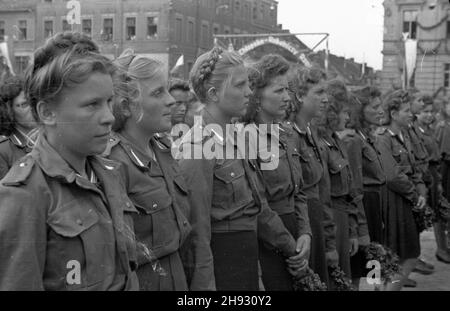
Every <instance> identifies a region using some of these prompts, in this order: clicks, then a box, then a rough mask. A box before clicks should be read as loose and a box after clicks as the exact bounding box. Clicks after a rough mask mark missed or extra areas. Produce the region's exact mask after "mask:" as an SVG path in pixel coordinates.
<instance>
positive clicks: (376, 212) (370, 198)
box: [350, 185, 387, 279]
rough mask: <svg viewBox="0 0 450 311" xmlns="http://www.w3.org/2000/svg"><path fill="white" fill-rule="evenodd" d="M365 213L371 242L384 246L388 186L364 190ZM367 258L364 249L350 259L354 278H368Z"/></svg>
mask: <svg viewBox="0 0 450 311" xmlns="http://www.w3.org/2000/svg"><path fill="white" fill-rule="evenodd" d="M363 204H364V212H365V213H366V218H367V227H368V229H369V236H370V240H371V242H376V243H379V244H382V245H384V217H383V215H385V214H386V213H387V188H386V185H382V186H370V187H366V188H365V189H364V198H363ZM366 264H367V258H366V254H365V252H364V250H363V249H362V248H359V249H358V252H357V253H356V254H355V255H354V256H352V257H350V265H351V271H352V278H353V279H357V278H361V277H366V276H367V275H368V273H369V272H370V269H368V268H367V267H366Z"/></svg>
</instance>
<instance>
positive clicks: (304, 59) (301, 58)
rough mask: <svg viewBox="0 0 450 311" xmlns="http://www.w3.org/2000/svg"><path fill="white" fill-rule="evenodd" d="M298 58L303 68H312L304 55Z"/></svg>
mask: <svg viewBox="0 0 450 311" xmlns="http://www.w3.org/2000/svg"><path fill="white" fill-rule="evenodd" d="M299 58H300V60H301V61H302V63H303V65H305V67H307V68H311V67H312V65H311V63H310V62H309V60H308V59H307V58H306V56H305V54H304V53H302V54H300V57H299Z"/></svg>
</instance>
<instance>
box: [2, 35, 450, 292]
mask: <svg viewBox="0 0 450 311" xmlns="http://www.w3.org/2000/svg"><path fill="white" fill-rule="evenodd" d="M33 56H34V57H33V64H32V65H30V67H29V68H28V69H27V71H26V74H25V76H24V77H18V76H16V77H11V78H8V79H6V80H5V81H4V82H3V84H2V85H1V87H0V290H144V291H188V290H189V291H198V290H219V291H226V290H233V291H248V290H250V291H258V290H261V289H264V290H269V291H293V290H298V288H299V285H298V284H299V280H301V279H302V277H305V275H306V274H307V273H313V274H314V275H315V276H316V277H317V279H318V280H319V284H323V286H318V287H317V289H318V288H319V287H320V288H321V289H322V290H323V289H324V288H326V289H328V290H336V288H337V287H338V286H337V284H336V281H335V278H336V273H335V272H336V271H340V272H342V275H344V276H345V277H346V278H347V279H348V280H351V282H352V283H353V285H354V288H358V284H359V281H360V278H365V277H366V276H367V271H368V268H369V267H367V266H366V264H367V251H368V249H370V247H371V246H374V245H378V246H380V247H381V249H382V251H383V252H384V254H392V257H393V258H397V259H398V260H397V262H398V265H399V270H398V271H396V273H392V274H391V275H389V277H388V278H387V279H386V281H387V280H389V282H386V285H387V287H386V288H387V290H400V289H401V288H402V287H403V286H410V287H414V286H416V285H417V284H416V282H415V281H414V280H412V279H411V278H409V275H410V273H411V272H413V271H415V272H419V273H422V274H433V272H434V267H433V266H432V265H431V264H430V263H427V262H425V261H424V260H423V259H421V257H420V256H421V245H420V233H421V232H422V231H424V230H426V229H428V228H430V227H433V230H434V235H435V237H436V244H437V252H436V254H435V255H436V257H437V259H438V260H439V261H442V262H444V263H447V264H449V263H450V251H449V249H448V244H447V221H448V220H449V219H450V205H449V203H448V199H449V197H450V102H438V101H435V100H434V99H433V97H431V96H428V95H426V94H423V93H421V92H419V91H417V90H414V89H411V90H392V91H389V92H387V93H386V94H382V93H381V92H380V90H378V89H377V88H376V87H373V86H366V87H359V88H356V89H352V90H350V89H349V88H348V87H347V86H346V85H345V83H344V82H343V81H341V80H339V79H329V78H328V77H327V76H326V74H325V73H324V71H322V70H321V69H320V68H319V67H315V66H313V67H306V66H303V65H299V64H292V63H289V62H288V61H287V60H286V59H284V58H283V57H282V56H280V55H265V56H263V57H262V58H261V59H259V60H257V61H256V62H252V63H248V62H247V61H244V59H243V58H242V57H241V56H240V55H239V54H237V53H236V52H232V51H228V50H223V49H221V48H220V47H214V48H213V49H212V50H210V51H208V52H207V53H205V54H203V55H201V56H199V57H198V58H197V60H196V62H195V64H194V65H193V68H192V70H191V72H190V77H189V81H183V80H181V79H168V78H167V76H166V72H165V67H164V64H163V63H161V62H160V61H158V60H155V59H151V58H149V57H146V56H141V55H136V54H135V53H134V52H133V51H132V50H125V51H124V52H123V53H122V54H121V55H120V56H119V57H118V58H116V59H114V60H110V59H108V58H107V57H105V56H103V55H102V54H101V53H100V51H99V48H98V46H97V45H96V43H95V42H93V41H92V40H91V39H90V38H88V37H86V36H84V35H82V34H79V33H74V32H66V33H59V34H56V35H55V36H53V37H52V38H50V39H49V40H48V41H47V42H46V43H45V44H44V45H43V46H42V47H40V48H38V49H37V50H36V51H35V53H34V55H33ZM198 120H200V122H199V121H198ZM179 124H186V125H187V126H188V127H189V128H190V130H189V131H188V132H187V133H183V136H181V137H180V136H179V135H178V134H176V133H174V131H172V129H173V128H174V126H176V125H179ZM212 125H214V126H212ZM242 125H244V126H245V128H246V129H254V130H255V131H256V133H257V136H258V142H259V143H261V141H263V142H264V144H263V145H265V146H276V147H277V152H276V153H275V154H269V159H268V158H267V157H264V156H263V152H262V151H261V150H260V148H258V147H256V149H257V151H258V153H257V156H256V157H254V158H251V157H248V152H246V150H243V148H242V146H241V145H240V144H237V143H236V140H234V139H233V137H234V135H235V134H236V133H237V132H238V131H239V129H242ZM262 125H267V126H262ZM214 128H218V129H222V131H221V132H220V133H224V134H223V135H221V134H219V131H215V130H214ZM273 128H275V129H276V131H272V130H271V129H273ZM205 132H206V135H205ZM211 142H213V145H214V148H217V149H221V148H223V150H224V151H225V150H226V149H227V150H230V149H231V150H233V155H234V156H233V157H225V158H215V157H212V158H211V157H206V156H204V157H202V158H194V157H191V156H190V155H189V154H188V153H187V152H184V151H186V150H192V147H194V149H195V147H198V146H200V147H202V146H204V145H205V144H208V143H211ZM175 149H176V151H177V152H178V155H179V156H180V157H174V150H175ZM260 151H261V153H260ZM224 153H225V152H224ZM271 156H273V157H277V166H276V167H274V168H272V169H263V166H264V164H267V162H268V161H270V157H271ZM333 271H334V272H333ZM430 277H432V276H430Z"/></svg>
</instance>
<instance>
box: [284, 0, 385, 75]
mask: <svg viewBox="0 0 450 311" xmlns="http://www.w3.org/2000/svg"><path fill="white" fill-rule="evenodd" d="M278 3H279V4H278V23H279V24H282V25H283V28H284V29H289V30H290V31H291V32H292V33H299V32H327V33H329V34H330V37H329V48H330V52H331V53H333V54H335V55H338V56H345V57H347V58H351V57H353V58H354V59H355V61H357V62H363V61H365V62H367V64H368V66H370V67H373V68H374V69H377V70H378V69H381V67H382V57H383V56H382V54H381V50H382V49H383V14H384V9H383V5H382V4H383V0H278ZM299 39H300V40H302V41H303V42H304V43H305V44H306V45H308V46H309V47H313V46H314V45H315V43H318V42H319V41H320V39H321V37H319V36H300V37H299ZM321 49H325V43H322V44H321V45H319V47H317V48H316V50H321Z"/></svg>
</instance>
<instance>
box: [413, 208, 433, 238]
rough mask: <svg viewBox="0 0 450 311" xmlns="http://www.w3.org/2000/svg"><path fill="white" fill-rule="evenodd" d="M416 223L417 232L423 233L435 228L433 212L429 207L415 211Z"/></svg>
mask: <svg viewBox="0 0 450 311" xmlns="http://www.w3.org/2000/svg"><path fill="white" fill-rule="evenodd" d="M413 216H414V221H415V222H416V226H417V230H418V231H419V233H420V232H423V231H425V230H427V229H428V228H431V227H432V226H433V218H434V217H433V211H432V210H431V207H429V206H428V205H426V206H425V208H423V209H420V210H419V209H413Z"/></svg>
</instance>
